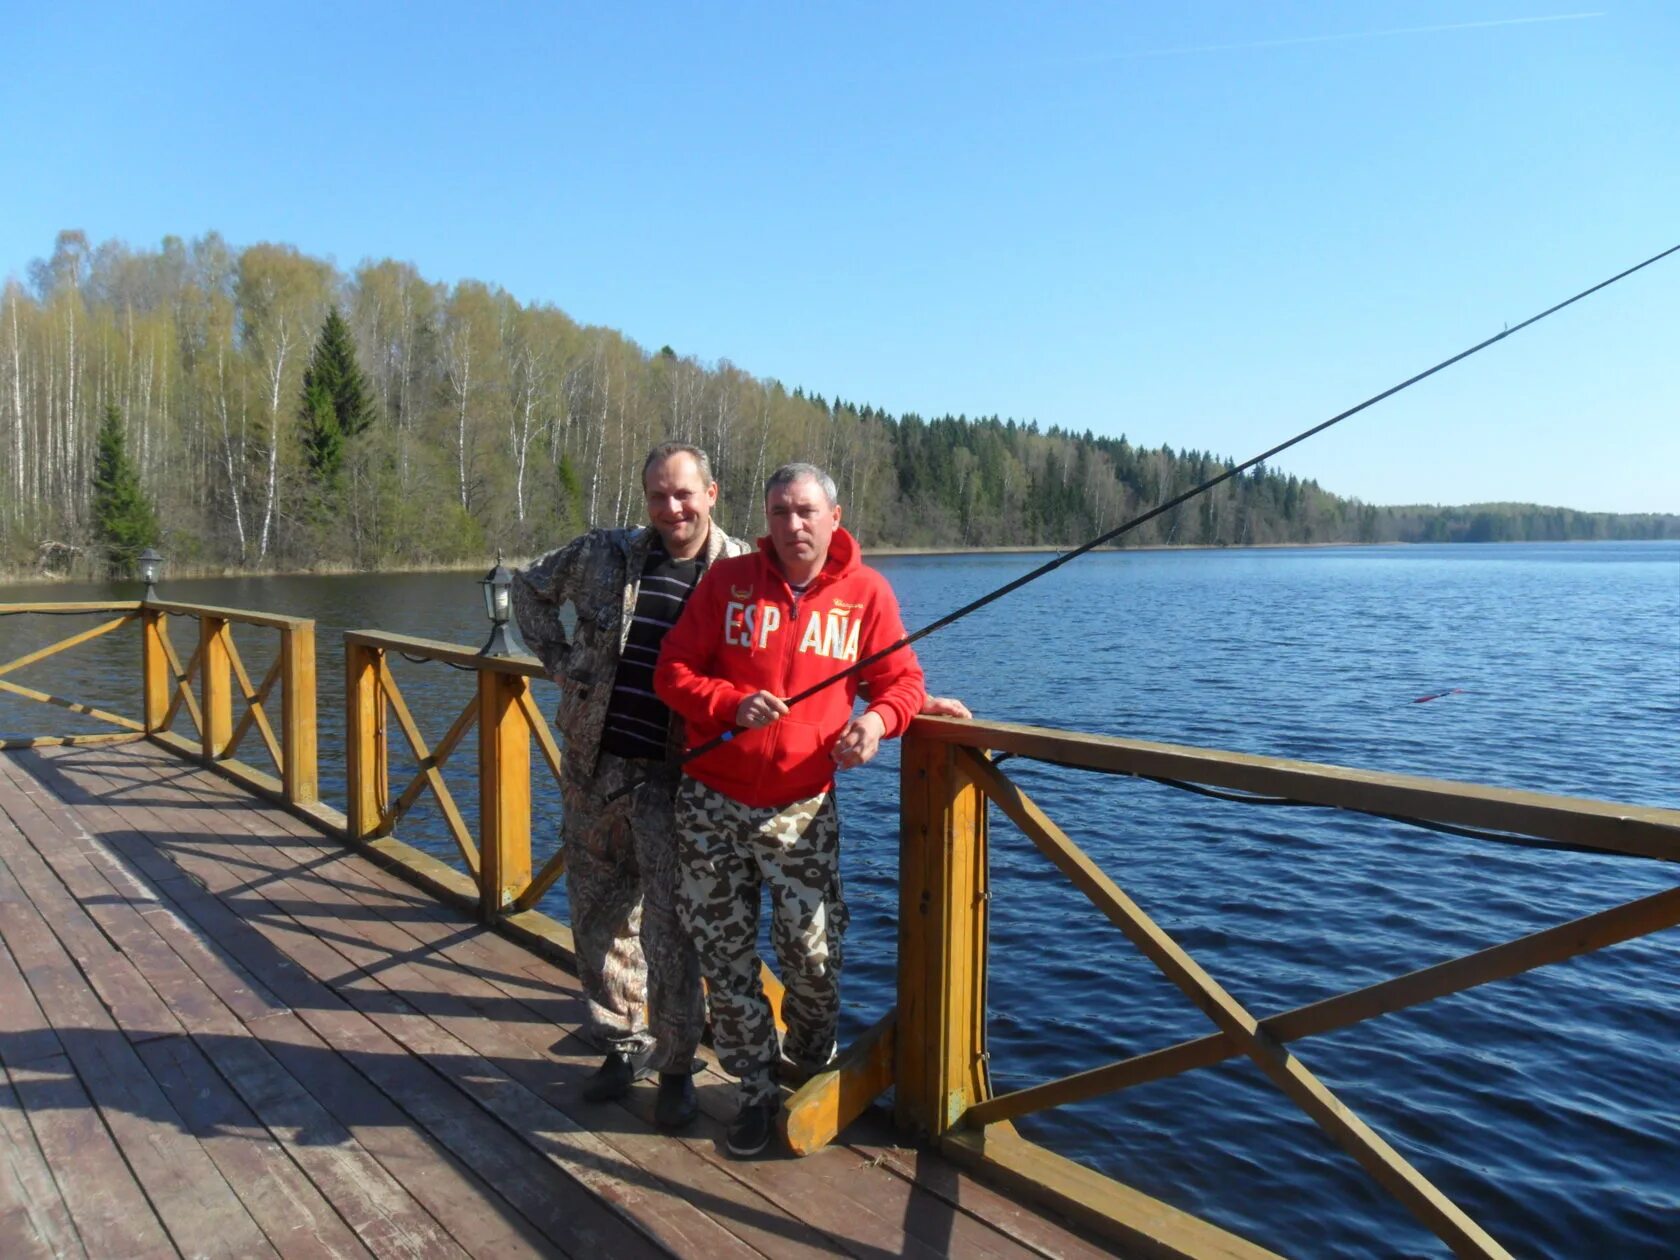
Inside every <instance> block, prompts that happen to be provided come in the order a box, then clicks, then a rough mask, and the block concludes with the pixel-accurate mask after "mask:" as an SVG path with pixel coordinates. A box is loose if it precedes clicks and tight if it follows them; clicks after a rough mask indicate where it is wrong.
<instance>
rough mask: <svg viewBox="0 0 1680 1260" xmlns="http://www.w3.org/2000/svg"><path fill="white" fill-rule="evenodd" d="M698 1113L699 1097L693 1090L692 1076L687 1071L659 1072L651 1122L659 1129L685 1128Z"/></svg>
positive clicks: (692, 1121)
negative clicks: (656, 1095) (657, 1098)
mask: <svg viewBox="0 0 1680 1260" xmlns="http://www.w3.org/2000/svg"><path fill="white" fill-rule="evenodd" d="M699 1114H700V1098H699V1096H698V1095H697V1094H696V1093H695V1092H694V1078H693V1077H692V1076H690V1075H689V1074H688V1073H687V1072H661V1073H660V1074H659V1101H658V1102H656V1103H654V1104H653V1122H654V1123H655V1124H657V1125H658V1126H659V1127H660V1128H661V1129H686V1128H687V1127H688V1126H689V1125H691V1124H693V1123H694V1117H695V1116H697V1115H699Z"/></svg>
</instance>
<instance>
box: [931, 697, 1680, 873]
mask: <svg viewBox="0 0 1680 1260" xmlns="http://www.w3.org/2000/svg"><path fill="white" fill-rule="evenodd" d="M908 734H909V735H910V736H912V737H914V738H917V739H926V740H930V741H933V742H936V743H942V744H955V745H958V746H961V747H965V748H973V749H981V750H987V751H991V752H1003V753H1013V754H1015V755H1017V756H1021V757H1028V758H1036V759H1039V760H1043V761H1049V762H1054V763H1056V764H1058V765H1063V766H1069V767H1072V768H1075V769H1086V770H1101V771H1106V772H1109V773H1114V774H1126V775H1137V776H1142V777H1146V778H1151V777H1152V778H1160V779H1175V780H1179V781H1181V782H1185V783H1195V784H1198V785H1201V786H1205V787H1215V788H1224V789H1227V790H1230V791H1236V792H1249V793H1253V794H1255V795H1258V796H1279V797H1287V798H1288V799H1290V800H1295V801H1301V802H1303V803H1305V804H1310V805H1326V806H1330V807H1333V808H1336V809H1346V810H1353V811H1357V812H1359V813H1366V814H1380V815H1391V816H1397V817H1401V818H1413V819H1419V820H1422V821H1426V822H1438V823H1446V824H1449V825H1453V826H1459V827H1474V828H1477V829H1480V830H1485V831H1501V832H1508V833H1511V834H1513V835H1519V836H1530V837H1533V838H1534V839H1537V840H1547V841H1551V842H1554V843H1557V844H1572V845H1580V846H1582V847H1583V848H1591V849H1602V850H1604V851H1605V852H1606V853H1620V854H1626V855H1630V856H1636V857H1653V858H1662V859H1664V860H1666V861H1671V862H1672V861H1680V810H1674V809H1663V808H1659V807H1657V806H1649V805H1620V804H1614V803H1612V802H1608V801H1595V800H1589V799H1587V798H1585V797H1576V796H1557V795H1551V794H1548V793H1544V792H1525V791H1521V790H1518V789H1515V788H1500V787H1488V786H1485V785H1482V784H1476V783H1455V782H1452V781H1449V780H1446V779H1429V778H1424V777H1422V776H1419V775H1409V774H1387V773H1383V772H1380V771H1373V770H1353V769H1349V768H1347V767H1344V766H1330V765H1320V764H1318V763H1316V762H1310V761H1289V760H1285V759H1284V758H1281V757H1259V756H1254V755H1252V754H1249V753H1237V752H1222V751H1218V750H1216V749H1210V748H1192V747H1187V746H1184V745H1180V744H1156V743H1147V742H1145V741H1142V740H1135V739H1119V738H1116V737H1114V736H1109V735H1085V734H1080V733H1078V732H1075V731H1057V730H1049V729H1046V728H1044V727H1037V726H1023V725H1019V724H1016V723H1013V722H977V721H964V720H962V719H959V718H925V717H919V718H917V719H916V720H915V721H914V722H912V723H911V725H910V730H909V732H908Z"/></svg>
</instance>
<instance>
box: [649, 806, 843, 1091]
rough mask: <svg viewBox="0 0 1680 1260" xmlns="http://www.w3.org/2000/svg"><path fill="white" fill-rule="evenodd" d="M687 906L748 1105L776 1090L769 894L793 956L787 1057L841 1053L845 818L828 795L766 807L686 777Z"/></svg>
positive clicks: (682, 852)
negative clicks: (765, 956)
mask: <svg viewBox="0 0 1680 1260" xmlns="http://www.w3.org/2000/svg"><path fill="white" fill-rule="evenodd" d="M676 816H677V834H678V841H677V844H678V869H679V879H678V884H677V910H678V914H679V915H680V916H681V918H682V922H683V924H684V926H686V927H687V928H688V931H689V933H690V935H691V936H692V937H693V939H694V948H695V950H696V952H697V953H698V954H699V956H700V970H701V973H702V974H703V975H704V976H705V977H706V987H707V990H708V996H709V1000H710V1005H711V1014H712V1043H713V1045H714V1046H715V1047H716V1049H717V1052H718V1059H719V1060H720V1061H721V1062H722V1064H723V1068H724V1071H726V1072H728V1073H729V1074H730V1075H731V1076H734V1077H736V1078H738V1079H739V1080H740V1082H741V1101H742V1102H743V1103H749V1104H750V1103H758V1102H765V1101H768V1100H771V1099H773V1098H775V1097H776V1084H775V1079H774V1073H775V1066H776V1060H777V1055H778V1050H777V1045H776V1025H775V1021H774V1020H773V1019H772V1018H771V1015H770V1003H769V1000H768V999H767V998H766V997H765V996H764V984H763V982H762V980H761V979H760V976H759V957H758V922H759V903H760V900H761V890H762V889H765V888H768V889H769V891H770V939H771V943H772V944H773V945H774V946H775V949H776V958H777V960H778V962H779V963H780V964H781V966H780V972H781V977H782V983H783V984H784V985H786V986H787V990H786V993H785V994H784V996H783V998H782V1019H783V1022H785V1023H786V1024H787V1037H786V1040H785V1042H784V1044H783V1046H782V1047H781V1051H780V1053H781V1054H782V1055H783V1056H784V1057H786V1058H787V1059H788V1060H790V1061H791V1062H792V1064H793V1066H794V1067H795V1068H796V1069H800V1070H803V1071H811V1070H814V1069H816V1068H820V1067H822V1066H824V1065H826V1064H827V1063H828V1061H829V1060H830V1059H831V1058H832V1057H833V1055H834V1031H835V1026H836V1025H837V1023H838V1022H839V1016H840V963H841V941H842V938H843V937H844V936H845V932H846V903H845V901H844V900H843V899H842V897H841V891H840V815H839V812H838V811H837V810H836V809H835V806H834V796H833V793H831V792H825V793H823V794H822V795H820V796H813V797H811V798H809V799H808V800H803V801H795V802H794V803H793V804H791V805H784V806H782V807H781V808H779V809H757V808H754V807H753V806H750V805H743V804H741V803H740V802H739V801H736V800H732V799H731V798H729V797H727V796H724V795H723V794H722V793H720V792H715V791H713V790H712V789H711V788H709V787H707V786H706V785H705V784H703V783H700V782H698V781H696V780H694V779H689V778H685V779H683V781H682V786H681V787H679V788H678V789H677V802H676Z"/></svg>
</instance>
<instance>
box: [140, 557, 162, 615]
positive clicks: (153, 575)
mask: <svg viewBox="0 0 1680 1260" xmlns="http://www.w3.org/2000/svg"><path fill="white" fill-rule="evenodd" d="M139 564H140V580H141V581H142V582H144V583H145V584H146V593H145V594H144V595H142V596H141V597H140V598H141V600H142V601H143V602H146V603H150V602H151V601H152V600H154V599H156V598H157V580H158V575H159V574H161V573H162V572H163V557H162V556H160V555H158V553H157V552H155V551H153V550H152V549H151V548H150V547H147V548H146V550H144V551H142V552H141V553H140V555H139Z"/></svg>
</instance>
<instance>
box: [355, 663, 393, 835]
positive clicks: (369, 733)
mask: <svg viewBox="0 0 1680 1260" xmlns="http://www.w3.org/2000/svg"><path fill="white" fill-rule="evenodd" d="M384 655H385V653H384V651H383V649H381V648H376V647H368V646H367V645H365V644H361V643H352V642H350V641H349V640H346V641H345V644H344V700H345V714H344V777H345V794H346V796H347V797H348V798H349V799H348V801H347V802H346V809H345V817H346V829H347V830H348V831H349V833H350V838H351V839H352V840H366V839H368V838H369V837H371V836H375V835H377V834H378V833H379V825H380V823H379V820H380V819H381V817H383V816H384V813H385V809H386V805H387V803H388V800H389V796H390V777H389V773H388V767H387V763H386V758H387V755H388V749H387V746H386V729H385V692H384V689H383V688H381V687H380V685H379V672H380V670H381V669H383V668H384Z"/></svg>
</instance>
